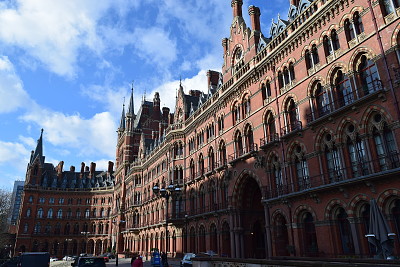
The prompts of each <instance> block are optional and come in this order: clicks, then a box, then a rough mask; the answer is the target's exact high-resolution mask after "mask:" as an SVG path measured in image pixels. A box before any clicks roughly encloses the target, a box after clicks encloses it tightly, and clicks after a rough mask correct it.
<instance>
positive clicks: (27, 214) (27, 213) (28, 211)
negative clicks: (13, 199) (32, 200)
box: [26, 208, 32, 218]
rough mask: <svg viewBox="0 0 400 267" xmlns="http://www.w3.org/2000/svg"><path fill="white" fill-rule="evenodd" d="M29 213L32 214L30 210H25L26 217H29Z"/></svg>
mask: <svg viewBox="0 0 400 267" xmlns="http://www.w3.org/2000/svg"><path fill="white" fill-rule="evenodd" d="M31 212H32V210H31V208H28V209H27V210H26V217H28V218H29V217H31Z"/></svg>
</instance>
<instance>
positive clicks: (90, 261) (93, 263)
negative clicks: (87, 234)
mask: <svg viewBox="0 0 400 267" xmlns="http://www.w3.org/2000/svg"><path fill="white" fill-rule="evenodd" d="M71 266H73V267H83V266H84V267H106V263H105V262H104V258H103V257H79V258H77V259H76V260H75V261H74V262H73V263H71Z"/></svg>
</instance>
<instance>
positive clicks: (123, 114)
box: [119, 98, 125, 130]
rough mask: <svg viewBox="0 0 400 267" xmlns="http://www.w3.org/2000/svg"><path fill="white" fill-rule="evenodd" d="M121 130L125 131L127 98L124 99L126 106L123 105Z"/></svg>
mask: <svg viewBox="0 0 400 267" xmlns="http://www.w3.org/2000/svg"><path fill="white" fill-rule="evenodd" d="M119 129H120V130H125V98H124V104H123V105H122V114H121V122H120V124H119Z"/></svg>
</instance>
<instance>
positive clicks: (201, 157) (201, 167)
mask: <svg viewBox="0 0 400 267" xmlns="http://www.w3.org/2000/svg"><path fill="white" fill-rule="evenodd" d="M199 175H200V176H202V175H204V158H203V154H200V156H199Z"/></svg>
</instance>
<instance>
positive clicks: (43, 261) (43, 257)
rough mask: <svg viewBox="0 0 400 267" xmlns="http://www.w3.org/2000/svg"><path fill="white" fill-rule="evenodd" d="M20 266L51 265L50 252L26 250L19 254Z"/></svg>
mask: <svg viewBox="0 0 400 267" xmlns="http://www.w3.org/2000/svg"><path fill="white" fill-rule="evenodd" d="M17 266H18V267H43V266H50V254H49V253H48V252H25V253H22V254H21V256H19V262H18V265H17Z"/></svg>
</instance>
